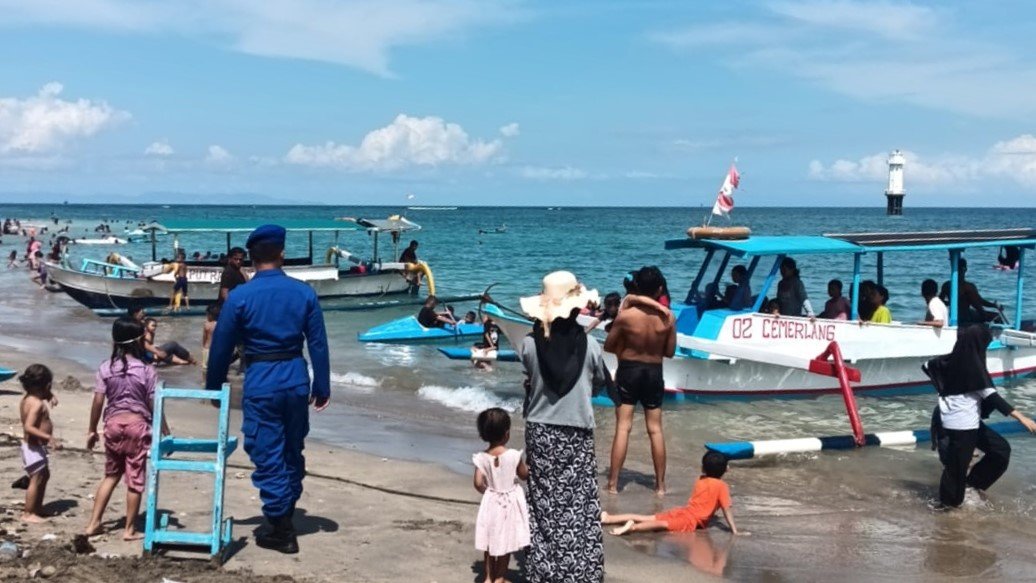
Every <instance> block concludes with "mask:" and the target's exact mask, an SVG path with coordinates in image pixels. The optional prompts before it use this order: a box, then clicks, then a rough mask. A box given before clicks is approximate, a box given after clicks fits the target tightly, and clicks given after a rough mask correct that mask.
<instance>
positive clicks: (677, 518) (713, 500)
mask: <svg viewBox="0 0 1036 583" xmlns="http://www.w3.org/2000/svg"><path fill="white" fill-rule="evenodd" d="M701 471H702V474H703V475H702V476H701V477H700V478H698V481H697V482H695V484H694V491H692V492H691V497H690V498H689V499H688V500H687V506H684V507H682V508H674V509H672V510H666V511H665V512H662V513H659V514H654V515H643V514H615V515H610V514H608V513H607V512H602V513H601V523H603V524H621V525H622V526H620V527H618V528H615V529H612V531H611V533H612V534H614V535H624V534H626V533H629V532H650V531H657V530H667V531H669V532H692V531H694V530H697V529H699V528H706V527H708V525H709V521H710V520H712V516H713V515H714V514H716V510H722V511H723V518H724V519H726V521H727V524H728V525H730V532H732V533H734V534H747V533H741V532H738V530H737V526H735V525H734V515H733V514H731V512H730V489H729V488H727V484H726V482H724V481H723V480H721V479H720V478H722V477H723V474H725V473H726V472H727V458H726V456H724V455H723V454H721V453H719V452H715V451H710V452H707V453H706V454H705V456H704V457H702V459H701Z"/></svg>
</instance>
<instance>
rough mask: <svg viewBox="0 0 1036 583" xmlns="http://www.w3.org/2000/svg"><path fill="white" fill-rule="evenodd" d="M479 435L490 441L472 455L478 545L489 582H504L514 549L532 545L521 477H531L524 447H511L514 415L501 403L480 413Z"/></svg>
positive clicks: (476, 546)
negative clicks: (479, 496) (477, 497)
mask: <svg viewBox="0 0 1036 583" xmlns="http://www.w3.org/2000/svg"><path fill="white" fill-rule="evenodd" d="M477 425H478V435H479V437H481V438H482V440H483V441H485V442H487V443H488V444H489V447H488V448H486V450H485V451H481V452H479V453H476V454H474V455H472V456H471V461H472V463H474V464H475V489H476V490H478V491H479V492H481V493H482V504H481V505H479V507H478V518H477V519H476V520H475V548H476V549H478V550H480V551H483V552H484V558H485V569H486V583H503V582H504V580H505V579H504V577H505V576H506V575H507V565H508V563H509V562H510V560H511V553H513V552H515V551H517V550H520V549H523V548H525V547H527V546H529V536H530V535H529V508H528V506H526V502H525V494H524V493H523V492H522V488H521V486H519V485H518V479H519V478H520V479H522V480H525V479H528V477H529V469H528V468H527V467H526V466H525V461H524V460H523V459H522V452H521V451H520V450H515V449H510V448H508V447H507V440H508V439H510V438H511V417H510V416H509V415H508V414H507V411H504V410H503V409H500V408H498V407H493V408H491V409H486V410H485V411H483V412H481V413H479V415H478V421H477Z"/></svg>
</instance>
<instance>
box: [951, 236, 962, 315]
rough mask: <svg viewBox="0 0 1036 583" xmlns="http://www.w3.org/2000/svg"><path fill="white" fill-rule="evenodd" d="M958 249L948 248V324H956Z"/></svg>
mask: <svg viewBox="0 0 1036 583" xmlns="http://www.w3.org/2000/svg"><path fill="white" fill-rule="evenodd" d="M959 266H960V250H959V249H950V326H956V325H957V315H958V313H959V312H958V307H959V305H960V299H959V296H960V293H959V292H960V270H959V269H958V267H959Z"/></svg>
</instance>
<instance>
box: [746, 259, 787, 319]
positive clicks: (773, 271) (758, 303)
mask: <svg viewBox="0 0 1036 583" xmlns="http://www.w3.org/2000/svg"><path fill="white" fill-rule="evenodd" d="M782 261H784V255H778V256H777V260H776V261H774V262H773V267H771V268H770V273H769V275H767V276H766V281H764V282H763V287H762V288H761V289H760V290H759V296H758V297H756V298H755V305H754V306H752V311H753V312H761V311H763V300H765V299H766V294H768V293H770V287H771V286H772V285H773V280H774V279H777V273H778V272H780V270H781V262H782Z"/></svg>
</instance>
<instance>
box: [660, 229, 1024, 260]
mask: <svg viewBox="0 0 1036 583" xmlns="http://www.w3.org/2000/svg"><path fill="white" fill-rule="evenodd" d="M1004 245H1014V246H1018V247H1025V248H1027V249H1033V248H1036V229H995V230H971V231H920V232H905V233H846V234H825V235H823V236H820V235H807V236H799V235H764V236H758V237H756V236H753V237H748V238H745V239H736V240H721V239H691V238H690V237H687V238H683V239H670V240H668V241H666V242H665V248H666V249H706V250H716V251H727V252H729V253H730V254H731V255H733V256H735V257H756V256H764V255H809V254H821V253H853V254H856V253H869V252H885V251H938V250H948V249H970V248H974V247H1000V246H1004Z"/></svg>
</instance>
